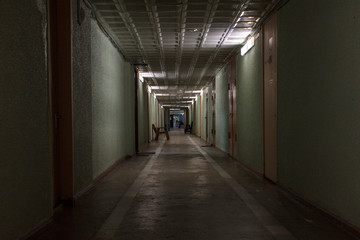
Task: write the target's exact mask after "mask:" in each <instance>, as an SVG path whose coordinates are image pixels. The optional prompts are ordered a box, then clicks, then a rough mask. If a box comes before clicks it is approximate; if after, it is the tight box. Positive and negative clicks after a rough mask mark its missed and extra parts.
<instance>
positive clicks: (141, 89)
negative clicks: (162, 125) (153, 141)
mask: <svg viewBox="0 0 360 240" xmlns="http://www.w3.org/2000/svg"><path fill="white" fill-rule="evenodd" d="M147 97H148V90H147V84H146V83H145V82H141V81H140V80H138V132H139V148H141V147H142V146H144V145H145V144H147V142H148V106H147V101H148V99H147Z"/></svg>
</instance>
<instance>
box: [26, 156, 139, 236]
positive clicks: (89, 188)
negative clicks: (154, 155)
mask: <svg viewBox="0 0 360 240" xmlns="http://www.w3.org/2000/svg"><path fill="white" fill-rule="evenodd" d="M132 157H133V155H126V156H124V157H122V158H120V159H118V160H117V161H115V162H114V163H113V164H112V165H110V166H109V167H108V168H107V169H106V170H105V171H103V172H102V173H101V174H99V175H98V176H97V177H95V178H94V179H93V181H92V183H90V184H89V185H88V186H87V187H85V188H84V189H82V190H81V191H79V192H78V193H76V194H75V195H74V197H73V198H72V199H69V200H66V201H65V202H64V203H63V204H61V205H59V207H57V208H56V209H54V210H53V213H52V214H53V215H52V216H51V217H50V218H48V219H47V220H44V221H43V222H42V223H40V224H39V225H38V226H37V227H35V228H34V229H33V230H31V231H30V232H28V233H26V234H25V235H24V236H23V237H21V238H20V240H25V239H26V240H32V239H36V238H37V237H38V236H40V234H41V233H43V232H44V231H45V230H46V228H47V227H48V226H49V225H50V224H51V223H52V222H53V216H54V214H57V213H60V212H61V211H62V210H63V208H64V207H74V205H75V204H76V201H78V200H79V199H81V198H82V197H84V196H86V195H87V194H88V193H90V192H91V191H92V190H93V189H94V188H95V186H96V185H97V184H98V182H99V181H100V180H101V179H103V178H104V177H105V176H106V175H108V174H109V173H110V172H111V171H113V170H114V169H115V168H116V167H117V166H118V165H119V164H120V163H121V162H122V161H124V160H126V159H129V158H132Z"/></svg>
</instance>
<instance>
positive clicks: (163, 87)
mask: <svg viewBox="0 0 360 240" xmlns="http://www.w3.org/2000/svg"><path fill="white" fill-rule="evenodd" d="M151 88H152V89H153V90H166V89H168V88H169V87H168V86H151Z"/></svg>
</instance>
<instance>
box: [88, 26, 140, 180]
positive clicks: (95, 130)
mask: <svg viewBox="0 0 360 240" xmlns="http://www.w3.org/2000/svg"><path fill="white" fill-rule="evenodd" d="M91 82H92V101H91V104H92V164H93V177H96V176H98V175H99V174H100V173H102V172H103V171H104V170H106V169H107V168H108V167H109V166H111V165H112V164H113V163H115V162H116V161H117V160H119V159H120V158H122V157H124V156H126V155H131V154H133V153H134V151H135V149H134V142H135V140H134V133H135V130H134V124H135V120H134V111H133V109H134V101H132V100H131V99H134V91H135V90H134V85H135V84H134V71H133V68H132V66H131V65H130V64H129V63H128V62H126V61H125V60H124V58H123V57H122V56H121V54H120V53H119V52H118V51H117V49H116V48H115V47H114V46H113V45H112V43H111V42H110V41H109V39H108V38H107V37H106V36H105V35H104V34H103V32H102V31H101V30H100V28H99V27H98V25H97V23H96V22H95V21H92V22H91Z"/></svg>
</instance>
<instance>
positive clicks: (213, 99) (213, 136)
mask: <svg viewBox="0 0 360 240" xmlns="http://www.w3.org/2000/svg"><path fill="white" fill-rule="evenodd" d="M212 86H213V87H212V93H211V104H212V110H211V112H212V127H211V134H212V142H211V143H212V144H213V145H214V146H215V139H216V138H215V134H216V122H215V121H216V117H215V104H216V91H215V79H213V81H212Z"/></svg>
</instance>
